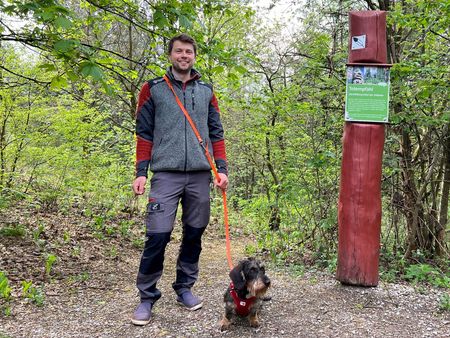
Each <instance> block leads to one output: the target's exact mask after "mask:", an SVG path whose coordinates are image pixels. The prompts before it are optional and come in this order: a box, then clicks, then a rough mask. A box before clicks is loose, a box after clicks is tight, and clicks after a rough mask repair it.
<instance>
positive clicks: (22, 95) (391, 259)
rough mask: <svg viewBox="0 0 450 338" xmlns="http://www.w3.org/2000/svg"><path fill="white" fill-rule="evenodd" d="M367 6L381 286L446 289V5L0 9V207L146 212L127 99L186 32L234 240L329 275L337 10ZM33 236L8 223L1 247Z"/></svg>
mask: <svg viewBox="0 0 450 338" xmlns="http://www.w3.org/2000/svg"><path fill="white" fill-rule="evenodd" d="M275 9H278V19H279V20H273V19H272V20H269V18H273V15H272V14H271V13H273V11H274V10H275ZM280 9H281V11H280ZM377 9H381V10H386V11H388V29H387V31H388V36H387V37H388V58H389V62H391V63H393V67H392V69H391V94H390V96H391V99H390V124H389V125H387V126H386V141H385V148H384V155H383V176H382V182H381V185H382V235H381V243H382V246H381V253H380V259H381V262H380V274H381V278H382V279H384V280H386V281H393V280H397V279H399V278H400V279H409V280H413V281H416V282H417V281H423V282H427V283H431V284H433V285H435V286H439V287H445V288H449V287H450V275H449V270H448V267H449V235H448V234H449V227H448V215H449V210H448V201H449V191H450V129H449V126H450V114H449V95H448V88H449V74H450V72H449V65H450V60H449V55H450V51H449V40H450V36H449V27H450V1H448V0H440V1H437V0H436V1H425V0H419V1H411V0H404V1H388V0H386V1H382V0H379V1H371V0H367V1H362V0H361V1H346V0H331V1H322V0H305V1H287V0H285V1H275V0H274V1H271V2H270V3H267V4H265V2H264V4H261V3H259V5H258V2H254V3H253V2H250V1H245V0H242V1H236V0H223V1H220V0H193V1H179V0H139V1H136V0H76V1H72V0H68V1H64V0H61V1H55V0H39V1H27V0H18V1H15V0H0V60H1V61H0V191H1V195H0V210H2V211H6V210H13V209H14V208H17V207H18V206H22V207H25V208H28V209H33V210H39V211H40V212H48V213H63V214H82V215H83V216H85V217H89V218H91V219H92V224H93V231H95V232H96V233H97V234H98V235H99V236H103V237H107V236H110V235H112V234H114V235H123V236H125V235H126V233H127V229H128V228H129V227H132V226H135V225H136V224H134V223H133V222H132V221H129V222H126V221H125V222H124V221H121V222H120V223H119V222H114V221H111V220H114V219H115V218H117V217H118V216H120V217H122V218H121V219H123V217H125V218H126V217H128V218H129V219H130V220H131V219H132V217H133V216H134V215H136V214H139V215H141V216H142V215H143V213H144V211H145V198H142V199H137V198H136V197H135V196H134V195H133V194H132V191H131V182H132V181H133V178H134V158H135V155H134V152H135V150H134V147H135V140H134V116H135V107H136V103H137V95H138V92H139V89H140V87H141V85H142V84H143V82H144V81H146V80H148V79H152V78H155V77H158V76H161V75H162V74H164V72H165V69H166V67H167V57H166V51H165V46H166V43H167V42H168V40H169V39H170V38H171V37H172V36H173V35H175V34H177V33H180V32H187V33H188V34H190V35H192V36H193V37H194V38H195V39H196V40H197V42H198V47H199V55H198V58H197V63H196V68H197V69H198V70H199V71H200V72H201V73H202V74H203V79H204V80H205V81H207V82H210V83H212V84H213V86H214V89H215V91H216V93H217V96H218V98H219V105H220V108H221V116H222V120H223V123H224V126H225V130H226V142H227V153H228V160H229V166H230V181H231V187H230V189H229V193H228V194H229V207H230V213H231V215H230V223H231V226H232V235H233V234H234V235H236V236H237V235H239V234H245V235H251V236H254V238H255V242H254V244H253V245H249V246H248V247H247V252H248V254H264V255H266V256H267V257H269V258H270V259H272V260H273V261H275V262H278V263H280V264H292V265H295V266H300V267H301V266H305V265H306V266H316V267H320V268H326V269H329V270H330V271H334V270H335V268H336V255H337V254H336V251H337V200H338V193H339V178H340V167H341V162H340V161H341V153H342V141H341V139H342V133H343V125H344V113H343V111H344V97H345V73H346V66H345V64H346V62H347V55H348V12H349V11H350V10H377ZM219 195H220V194H216V196H215V198H214V200H213V222H219V223H221V221H220V219H221V217H222V216H221V215H222V211H221V201H220V197H219ZM124 215H125V216H124ZM141 218H142V217H141ZM217 219H218V220H219V221H217ZM106 224H111V225H110V226H106ZM136 226H138V227H141V224H139V225H136ZM40 227H43V226H42V225H40ZM44 230H45V229H43V228H39V227H37V228H36V229H31V230H27V229H24V226H23V225H21V224H20V223H11V224H6V223H5V224H1V228H0V241H1V240H2V238H6V237H8V236H19V237H20V236H28V237H30V238H34V239H35V240H38V239H39V234H40V233H42V232H43V231H44ZM27 231H28V232H27ZM142 235H143V233H142ZM46 257H47V260H46V263H45V264H46V266H47V264H49V266H50V269H51V264H53V263H52V261H55V260H56V259H57V257H55V256H54V255H52V253H51V252H47V253H46ZM52 257H53V258H52ZM0 270H1V269H0ZM7 275H8V272H7V271H1V272H0V282H1V280H3V281H7ZM0 285H1V283H0ZM3 285H6V282H5V283H4V284H3ZM1 288H2V287H1V286H0V290H1ZM5 290H7V289H6V287H5V288H4V289H3V292H4V295H5V294H6V291H5ZM449 298H450V297H449ZM449 298H447V300H444V303H443V304H444V305H443V306H444V307H445V306H446V307H447V308H448V309H450V299H449Z"/></svg>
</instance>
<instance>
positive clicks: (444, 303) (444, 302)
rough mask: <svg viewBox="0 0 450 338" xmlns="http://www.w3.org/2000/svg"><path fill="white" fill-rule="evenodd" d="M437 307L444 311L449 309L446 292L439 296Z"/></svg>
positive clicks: (448, 298) (449, 300) (449, 297)
mask: <svg viewBox="0 0 450 338" xmlns="http://www.w3.org/2000/svg"><path fill="white" fill-rule="evenodd" d="M439 309H440V310H441V311H446V312H449V311H450V295H449V294H448V293H444V294H443V295H442V296H441V297H440V298H439Z"/></svg>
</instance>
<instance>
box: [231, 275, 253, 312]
mask: <svg viewBox="0 0 450 338" xmlns="http://www.w3.org/2000/svg"><path fill="white" fill-rule="evenodd" d="M230 294H231V297H233V300H234V305H236V313H237V314H238V315H239V316H243V317H245V316H248V314H249V313H250V306H252V304H253V302H254V301H255V299H256V297H251V298H246V299H242V298H239V296H238V295H237V293H236V290H235V289H234V285H233V282H231V283H230Z"/></svg>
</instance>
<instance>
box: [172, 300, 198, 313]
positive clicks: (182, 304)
mask: <svg viewBox="0 0 450 338" xmlns="http://www.w3.org/2000/svg"><path fill="white" fill-rule="evenodd" d="M177 304H178V305H179V306H182V307H184V308H185V309H186V310H189V311H195V310H198V309H201V308H202V307H203V302H201V303H198V304H197V305H194V306H193V307H187V306H186V305H184V303H183V302H180V301H179V300H177Z"/></svg>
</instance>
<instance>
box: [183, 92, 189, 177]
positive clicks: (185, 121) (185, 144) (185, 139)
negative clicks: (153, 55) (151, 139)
mask: <svg viewBox="0 0 450 338" xmlns="http://www.w3.org/2000/svg"><path fill="white" fill-rule="evenodd" d="M183 105H184V107H185V108H186V84H184V83H183ZM186 109H187V108H186ZM187 155H188V153H187V119H186V118H184V172H186V169H187Z"/></svg>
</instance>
